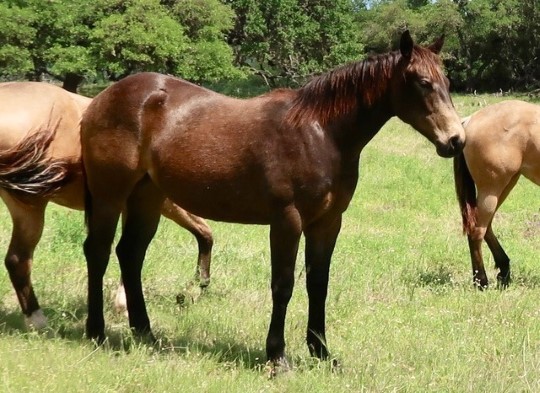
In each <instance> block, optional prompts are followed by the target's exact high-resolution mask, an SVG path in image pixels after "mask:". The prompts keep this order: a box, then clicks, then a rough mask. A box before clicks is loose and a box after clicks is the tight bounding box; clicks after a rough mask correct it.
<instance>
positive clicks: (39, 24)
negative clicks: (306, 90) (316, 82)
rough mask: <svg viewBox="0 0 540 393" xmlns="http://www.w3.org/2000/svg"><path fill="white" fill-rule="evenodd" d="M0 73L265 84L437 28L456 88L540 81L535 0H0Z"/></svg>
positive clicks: (286, 82) (72, 86)
mask: <svg viewBox="0 0 540 393" xmlns="http://www.w3.org/2000/svg"><path fill="white" fill-rule="evenodd" d="M0 23H1V25H2V29H1V30H0V79H2V80H14V79H29V80H41V79H43V78H54V79H56V80H59V81H61V82H63V83H64V87H65V88H67V89H68V90H72V91H75V90H76V89H77V87H78V86H79V84H80V83H81V82H82V81H83V80H87V81H95V80H118V79H120V78H122V77H124V76H126V75H129V74H132V73H135V72H139V71H156V72H162V73H170V74H174V75H178V76H181V77H183V78H185V79H188V80H191V81H194V82H198V83H204V82H214V81H218V80H225V79H238V78H242V77H244V76H247V75H257V76H259V77H261V78H262V80H263V81H264V82H265V83H267V84H268V85H269V86H271V87H275V86H296V85H298V84H301V83H303V82H304V81H305V80H306V78H307V77H309V76H310V75H313V74H317V73H320V72H323V71H325V70H328V69H331V68H333V67H335V66H337V65H339V64H343V63H346V62H350V61H354V60H357V59H361V58H362V57H364V56H366V55H368V54H370V53H374V52H383V51H388V50H391V49H393V48H395V47H396V44H397V40H398V38H399V36H400V34H401V32H402V31H403V30H404V29H406V28H408V29H410V31H411V32H412V34H413V36H414V37H415V39H416V40H417V41H418V42H420V43H423V44H427V43H430V42H431V41H433V40H434V39H435V38H436V37H437V36H440V35H441V34H445V36H446V43H445V46H444V48H443V57H444V62H445V66H446V70H447V73H448V75H449V77H450V79H451V81H452V86H453V88H454V89H458V90H469V91H472V90H491V91H493V90H500V89H502V90H509V89H520V90H523V89H537V88H539V87H540V62H539V61H538V59H539V58H540V5H539V4H538V0H371V1H367V0H91V1H90V0H0Z"/></svg>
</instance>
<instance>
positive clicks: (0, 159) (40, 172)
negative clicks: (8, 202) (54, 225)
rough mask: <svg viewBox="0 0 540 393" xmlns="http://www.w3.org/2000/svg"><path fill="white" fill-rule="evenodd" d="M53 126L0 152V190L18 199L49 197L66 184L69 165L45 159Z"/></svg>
mask: <svg viewBox="0 0 540 393" xmlns="http://www.w3.org/2000/svg"><path fill="white" fill-rule="evenodd" d="M55 133H56V127H52V129H51V131H48V132H47V131H43V130H38V131H37V132H35V133H32V134H30V135H29V136H27V137H25V138H24V139H23V140H22V141H20V142H19V143H18V144H17V145H15V146H13V147H11V148H9V149H7V150H4V151H0V188H3V189H5V190H7V191H8V192H11V193H13V194H15V195H17V196H18V197H21V198H24V197H28V196H42V197H49V196H51V195H53V194H54V193H56V192H57V191H58V190H59V189H60V188H62V187H63V186H64V185H65V184H66V183H67V182H68V181H69V176H68V175H69V163H68V162H66V161H65V160H61V159H54V158H50V157H47V151H48V148H49V146H50V144H51V142H52V140H53V139H54V136H55Z"/></svg>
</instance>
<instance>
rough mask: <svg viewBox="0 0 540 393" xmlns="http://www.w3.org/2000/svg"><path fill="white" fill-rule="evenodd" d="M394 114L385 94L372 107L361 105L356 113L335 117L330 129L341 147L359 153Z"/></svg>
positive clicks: (354, 153) (355, 153)
mask: <svg viewBox="0 0 540 393" xmlns="http://www.w3.org/2000/svg"><path fill="white" fill-rule="evenodd" d="M392 116H394V114H393V112H392V109H391V105H390V100H389V99H387V98H386V95H383V96H381V97H380V98H379V99H378V100H377V101H376V102H374V103H373V104H372V105H371V106H370V107H367V106H360V107H357V108H356V109H355V111H354V113H350V114H347V115H344V116H341V117H340V118H336V119H334V120H333V121H332V122H331V123H330V124H329V127H328V129H329V132H331V133H332V134H333V135H334V139H336V140H337V141H338V144H339V146H340V149H342V150H343V151H344V152H346V151H350V153H351V154H353V155H359V154H360V152H361V151H362V149H363V148H364V146H366V145H367V144H368V143H369V141H371V139H373V137H374V136H375V135H377V133H378V132H379V130H380V129H381V128H382V127H383V126H384V124H385V123H386V122H387V121H388V120H390V118H391V117H392Z"/></svg>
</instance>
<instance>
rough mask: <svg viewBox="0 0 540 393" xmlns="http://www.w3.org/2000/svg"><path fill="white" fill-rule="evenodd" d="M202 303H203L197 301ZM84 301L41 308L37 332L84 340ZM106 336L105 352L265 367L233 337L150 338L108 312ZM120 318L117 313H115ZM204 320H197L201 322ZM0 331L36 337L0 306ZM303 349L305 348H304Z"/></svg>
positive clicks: (302, 362)
mask: <svg viewBox="0 0 540 393" xmlns="http://www.w3.org/2000/svg"><path fill="white" fill-rule="evenodd" d="M197 305H200V306H201V307H203V306H204V305H203V304H197ZM86 310H87V308H86V302H85V301H84V300H83V299H79V300H75V301H73V302H71V303H67V304H66V303H64V304H62V305H59V304H58V305H54V304H52V305H51V307H48V308H43V312H44V314H45V316H46V317H47V319H48V327H47V328H45V329H44V330H43V331H41V332H39V336H41V337H42V338H43V339H44V340H47V339H60V340H66V341H69V342H80V343H81V344H85V345H86V344H88V343H89V342H90V341H89V340H88V339H87V338H86V336H85V321H86V315H87V312H86ZM105 318H106V319H109V321H107V329H106V332H105V333H106V336H107V339H106V341H105V343H104V344H102V345H101V349H102V350H104V351H107V352H111V353H115V352H123V353H130V352H132V351H134V350H136V349H138V348H141V347H145V348H147V349H149V350H150V351H152V353H154V354H163V355H170V354H177V355H178V356H187V355H192V354H197V355H200V356H201V357H203V358H204V357H206V358H210V359H212V360H215V361H216V362H218V363H221V364H223V365H225V366H226V367H227V366H230V367H242V368H245V369H250V370H255V371H257V372H263V371H265V369H266V363H267V362H266V353H265V352H264V351H263V350H259V349H253V348H250V347H248V346H246V345H244V344H242V343H240V342H238V341H235V340H234V339H229V338H227V339H220V338H219V337H216V339H215V340H213V342H212V343H211V344H209V343H207V342H202V341H200V340H199V339H197V338H194V337H192V336H189V335H181V336H180V337H178V336H176V337H170V336H167V335H165V334H160V332H159V329H158V330H155V333H157V334H156V342H150V341H149V340H148V339H147V338H145V337H140V336H137V335H135V334H132V332H131V330H130V329H129V328H128V327H127V321H126V322H124V323H123V324H122V326H123V327H119V326H118V324H114V323H111V321H110V316H106V317H105ZM119 318H120V317H119ZM204 323H205V321H204V320H203V321H201V324H204ZM0 335H3V336H13V337H20V338H23V339H24V338H25V337H28V338H30V337H33V338H35V337H36V333H35V332H31V333H29V332H28V330H27V328H26V326H25V323H24V316H23V315H22V313H20V312H19V310H17V311H9V310H6V309H5V308H3V307H1V306H0ZM306 351H307V349H306ZM289 362H290V364H291V366H293V368H296V369H312V368H321V367H324V364H325V363H327V362H323V363H321V362H319V361H318V360H317V359H310V358H308V359H306V357H301V356H293V357H292V358H291V357H289Z"/></svg>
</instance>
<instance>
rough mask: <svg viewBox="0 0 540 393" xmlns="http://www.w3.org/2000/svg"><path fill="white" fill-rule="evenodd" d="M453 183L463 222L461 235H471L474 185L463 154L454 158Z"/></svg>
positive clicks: (473, 223) (474, 195)
mask: <svg viewBox="0 0 540 393" xmlns="http://www.w3.org/2000/svg"><path fill="white" fill-rule="evenodd" d="M454 182H455V186H456V194H457V199H458V202H459V208H460V210H461V218H462V221H463V233H465V234H471V233H472V231H473V230H474V228H475V226H476V211H477V204H476V185H475V184H474V180H473V178H472V176H471V172H470V171H469V168H468V167H467V163H466V162H465V156H464V155H463V153H461V154H459V155H457V156H456V157H454Z"/></svg>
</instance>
